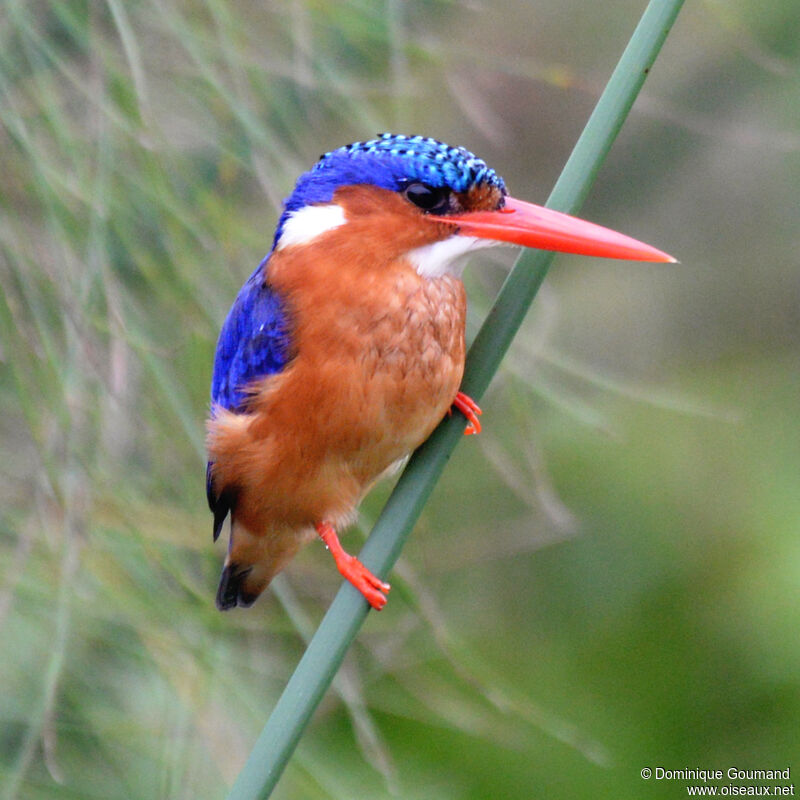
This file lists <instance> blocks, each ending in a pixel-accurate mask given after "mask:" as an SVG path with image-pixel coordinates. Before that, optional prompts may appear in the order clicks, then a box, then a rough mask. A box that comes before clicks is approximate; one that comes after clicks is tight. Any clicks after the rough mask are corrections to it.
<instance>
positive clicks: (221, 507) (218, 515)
mask: <svg viewBox="0 0 800 800" xmlns="http://www.w3.org/2000/svg"><path fill="white" fill-rule="evenodd" d="M213 467H214V462H213V461H209V462H208V463H207V464H206V498H207V500H208V507H209V508H210V509H211V512H212V513H213V514H214V541H215V542H216V541H217V539H219V535H220V532H221V531H222V525H223V523H224V522H225V518H226V517H227V516H228V514H229V513H230V512H231V511H232V510H233V504H234V493H233V492H231V491H225V490H223V491H222V492H220V493H219V494H217V493H216V491H215V490H214V476H213V474H212V470H213Z"/></svg>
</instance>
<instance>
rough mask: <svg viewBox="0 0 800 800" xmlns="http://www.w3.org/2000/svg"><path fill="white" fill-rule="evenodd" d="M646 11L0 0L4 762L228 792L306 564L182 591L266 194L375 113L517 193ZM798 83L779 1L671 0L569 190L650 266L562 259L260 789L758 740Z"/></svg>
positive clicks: (537, 174)
mask: <svg viewBox="0 0 800 800" xmlns="http://www.w3.org/2000/svg"><path fill="white" fill-rule="evenodd" d="M643 8H644V2H643V1H642V0H640V1H639V2H633V0H614V2H609V3H597V4H592V3H585V2H578V0H540V2H537V3H525V2H514V0H493V2H481V1H480V0H473V1H470V0H464V1H463V2H401V1H400V0H381V1H380V2H368V1H367V0H361V1H360V2H342V1H341V0H339V1H337V2H323V0H316V2H314V0H308V2H302V1H301V0H295V1H294V2H292V1H291V0H286V1H285V2H264V3H259V4H256V3H252V4H250V3H235V2H229V1H228V2H226V1H225V0H196V1H195V2H190V1H187V2H178V0H159V1H158V2H155V1H152V0H132V1H130V2H123V0H107V1H106V2H100V1H99V0H97V1H96V2H94V1H92V0H51V1H50V2H48V0H5V2H4V3H3V5H2V7H0V123H2V124H0V203H1V204H2V211H1V212H0V281H1V283H2V292H1V293H0V400H1V402H2V409H3V414H2V417H0V469H2V480H0V633H1V634H2V639H0V641H1V642H2V644H0V651H1V652H2V656H1V657H0V681H1V682H2V694H1V695H0V770H2V772H1V773H0V797H6V798H11V797H17V798H36V799H37V800H38V799H39V798H219V797H222V796H224V793H225V790H226V788H227V786H229V785H230V783H231V782H232V780H233V778H234V777H235V775H236V774H237V772H238V770H239V768H240V766H241V765H242V763H243V761H244V758H245V757H246V755H247V753H248V751H249V749H250V746H251V744H252V742H253V740H254V738H255V736H256V735H257V733H258V731H259V730H260V728H261V726H262V724H263V722H264V721H265V719H266V716H267V714H268V713H269V711H270V709H271V708H272V706H273V704H274V702H275V700H276V698H277V696H278V694H279V692H280V691H281V689H282V687H283V686H284V684H285V682H286V680H287V678H288V676H289V675H290V673H291V671H292V669H293V668H294V666H295V664H296V662H297V660H298V658H299V656H300V654H301V653H302V650H303V643H304V640H305V638H306V637H307V636H308V635H310V633H311V632H313V629H314V627H315V625H316V623H317V622H318V621H319V619H320V618H321V616H322V614H323V613H324V610H325V609H326V608H327V605H328V604H329V602H330V600H331V599H332V597H333V595H334V593H335V591H336V588H337V586H338V583H339V579H338V574H337V573H336V570H335V569H334V568H333V564H332V563H331V561H330V558H329V556H328V555H327V554H326V553H325V552H324V549H323V548H322V547H321V546H311V547H309V548H308V549H307V550H305V551H304V552H303V553H302V554H301V555H300V556H299V557H298V558H297V559H296V560H295V561H294V562H293V564H292V565H291V567H290V568H289V569H288V570H287V572H286V573H285V575H284V576H282V577H281V579H279V580H278V581H277V582H276V583H275V586H274V590H273V591H270V592H268V593H267V594H266V595H265V596H264V597H263V598H262V599H261V600H260V602H259V603H258V604H257V605H256V606H255V607H254V608H253V609H251V610H249V611H245V612H241V611H236V612H233V613H230V614H226V615H222V614H220V613H219V612H217V611H216V610H215V608H214V606H213V596H214V590H215V587H216V581H217V577H218V573H219V569H220V564H221V561H222V555H223V546H222V543H218V545H217V546H212V543H211V519H210V515H209V513H208V510H207V508H206V505H205V498H204V494H203V477H204V474H203V469H204V458H203V419H204V416H205V413H206V408H207V397H208V384H209V380H210V371H211V362H212V357H213V348H214V344H215V339H216V335H217V332H218V330H219V325H220V323H221V321H222V319H223V317H224V314H225V312H226V310H227V308H228V306H229V305H230V303H231V301H232V299H233V297H234V295H235V293H236V291H237V289H238V287H239V285H240V284H241V283H242V281H243V280H244V279H245V277H246V276H247V275H249V274H250V272H251V271H252V269H253V268H254V266H255V265H256V264H257V263H258V261H259V260H260V259H261V257H262V256H263V254H264V253H265V252H266V251H267V249H268V247H269V244H270V242H271V236H272V231H273V228H274V224H275V221H276V215H277V213H278V208H279V205H280V201H281V199H282V198H283V197H284V196H285V195H286V194H287V193H288V192H289V191H290V190H291V187H292V185H293V181H294V179H295V178H296V177H297V175H298V174H299V173H300V172H301V171H303V170H305V169H307V168H308V167H309V166H310V165H311V164H312V163H313V162H314V161H315V160H316V158H317V157H318V155H319V154H320V153H322V152H324V151H325V150H328V149H330V148H333V147H336V146H338V145H341V144H345V143H347V142H350V141H354V140H359V139H365V138H370V137H371V136H373V135H374V134H375V133H377V132H379V131H383V130H393V131H396V132H406V133H417V132H419V133H424V134H428V135H432V136H436V137H438V138H442V139H444V140H446V141H448V142H451V143H453V144H463V145H465V146H467V147H469V148H470V149H472V150H474V151H475V152H477V153H478V154H479V155H481V156H482V157H484V158H485V159H486V160H487V161H488V162H489V163H490V164H491V165H492V166H494V167H495V168H496V169H497V170H498V172H500V173H501V174H502V175H504V177H505V178H506V181H507V183H508V184H509V186H510V188H511V191H512V192H513V193H514V194H515V195H516V196H518V197H521V198H525V199H528V200H533V201H539V202H541V201H543V200H544V199H545V198H546V196H547V194H548V191H549V189H550V187H551V185H552V184H553V182H554V181H555V178H556V177H557V175H558V172H559V170H560V167H561V165H562V164H563V162H564V161H565V159H566V157H567V155H568V154H569V151H570V149H571V147H572V145H573V143H574V141H575V139H576V138H577V136H578V134H579V133H580V130H581V128H582V126H583V124H584V122H585V120H586V118H587V116H588V114H589V112H590V111H591V108H592V106H593V103H594V101H595V99H596V97H597V96H598V94H599V92H600V91H601V90H602V87H603V85H604V83H605V80H606V79H607V77H608V75H609V74H610V71H611V70H612V68H613V66H614V64H615V63H616V59H617V58H618V56H619V54H620V53H621V51H622V49H623V47H624V45H625V43H626V42H627V40H628V37H629V35H630V33H631V32H632V30H633V27H634V26H635V24H636V21H637V20H638V18H639V15H640V13H641V11H642V10H643ZM799 109H800V14H798V9H797V4H796V1H795V0H773V1H772V2H765V3H760V4H752V3H748V2H746V0H726V1H725V2H722V0H698V1H697V2H691V3H687V6H686V8H684V10H683V12H682V14H681V16H680V17H679V18H678V22H677V25H676V26H675V28H674V30H673V32H672V34H671V36H670V38H669V39H668V40H667V43H666V46H665V48H664V51H663V53H662V55H661V57H660V59H659V61H658V62H657V64H656V67H655V69H654V70H653V72H652V75H651V76H650V78H649V80H648V82H647V84H646V85H645V89H644V92H643V94H642V96H641V97H640V99H639V101H638V102H637V104H636V106H635V107H634V110H633V113H632V116H631V118H630V120H629V122H628V124H627V125H626V127H625V128H624V130H623V132H622V135H621V137H620V139H619V140H618V142H617V144H616V145H615V147H614V149H613V151H612V153H611V156H610V158H609V160H608V162H607V164H606V166H605V168H604V169H603V171H602V173H601V175H600V177H599V180H598V182H597V185H596V187H595V189H594V191H593V192H592V194H591V196H590V199H589V202H588V203H587V205H586V206H585V208H584V210H583V214H584V216H587V217H588V218H590V219H592V220H595V221H597V222H599V223H601V224H604V225H608V226H611V227H615V228H618V229H620V230H623V231H625V232H627V233H629V234H631V235H633V236H635V237H637V238H640V239H643V240H645V241H648V242H651V243H652V244H654V245H656V246H658V247H662V248H664V249H666V250H668V251H670V252H672V253H674V254H675V255H676V256H677V257H678V258H679V259H680V261H681V263H680V264H678V265H670V266H666V265H659V266H654V265H642V264H630V263H615V262H608V261H599V260H582V259H580V258H576V257H563V256H561V257H559V258H558V260H557V262H556V264H555V266H554V268H553V270H552V271H551V273H550V276H549V278H548V280H547V282H546V284H545V286H544V288H543V290H542V292H541V293H540V295H539V297H538V298H537V301H536V303H535V306H534V310H533V312H532V313H531V315H530V318H529V320H528V322H527V323H526V326H525V328H524V329H523V331H522V333H521V335H520V337H519V339H518V340H517V342H516V343H515V346H514V347H513V349H512V351H511V353H510V354H509V356H508V358H507V359H506V362H505V365H504V368H503V370H502V371H501V373H500V374H499V375H498V376H497V378H496V380H495V381H494V383H493V386H492V388H491V390H490V392H489V394H488V395H487V396H486V397H485V398H484V402H483V403H482V405H483V408H484V417H483V421H484V424H485V433H484V434H483V435H482V436H480V437H478V438H477V439H469V440H465V441H464V442H463V443H462V444H461V445H460V447H459V449H458V451H457V454H456V456H455V457H454V458H453V459H452V461H451V463H450V465H449V467H448V469H447V471H446V473H445V476H444V478H443V480H442V481H441V483H440V485H439V486H438V488H437V490H436V492H435V493H434V496H433V499H432V501H431V502H430V504H429V507H428V508H427V510H426V512H425V514H424V516H423V518H422V520H421V521H420V523H419V524H418V526H417V529H416V530H415V532H414V534H413V536H412V538H411V541H410V544H409V545H408V547H407V549H406V552H405V554H404V556H403V558H402V560H401V562H400V564H399V565H398V568H397V570H396V571H395V573H394V574H393V575H392V582H393V585H394V586H395V590H394V591H393V593H392V599H391V602H390V603H389V605H388V607H387V609H386V610H385V611H384V612H382V613H381V614H380V615H376V614H372V615H370V617H369V619H368V621H367V624H366V625H365V627H364V628H363V630H362V632H361V634H360V636H359V639H358V642H357V644H356V646H355V647H354V648H353V650H352V652H351V654H350V656H349V657H348V660H347V662H346V666H345V667H344V669H343V670H342V672H341V674H340V676H339V678H338V680H337V683H336V685H335V687H334V689H332V690H331V692H330V693H329V694H328V696H327V697H326V700H325V701H324V703H323V706H322V707H321V709H320V710H319V712H318V714H317V715H316V717H315V719H314V722H313V724H312V726H311V727H310V729H309V730H308V731H307V733H306V735H305V737H304V738H303V740H302V742H301V744H300V747H299V749H298V751H297V753H296V755H295V757H294V759H293V761H292V762H291V764H290V767H289V769H288V770H287V772H286V774H285V776H284V778H283V780H282V782H281V784H280V785H279V788H278V790H277V791H276V793H275V796H276V797H279V798H336V799H338V798H366V797H369V798H390V797H403V798H425V799H426V800H428V799H430V800H440V799H443V800H444V799H446V800H450V799H451V798H452V799H456V798H459V799H461V798H475V799H476V800H477V799H478V798H481V799H483V798H495V797H496V798H501V797H502V798H506V797H509V798H516V797H520V798H522V797H525V798H527V797H547V798H584V797H586V798H594V797H613V798H649V797H657V798H660V797H664V798H672V797H679V796H683V795H684V794H685V789H684V788H683V786H684V783H682V782H667V781H656V780H651V781H649V782H645V781H643V780H642V779H641V777H640V776H639V772H640V770H641V769H642V768H643V767H646V766H647V767H650V768H652V769H655V768H656V767H659V766H661V767H665V768H671V769H675V768H698V767H700V768H708V769H727V768H728V767H730V766H736V767H739V768H747V767H749V768H762V769H764V768H775V769H778V768H780V769H783V768H785V767H787V766H793V759H794V758H795V757H796V756H797V755H798V752H800V748H799V747H798V732H797V731H798V721H800V691H799V690H800V637H798V623H799V622H800V603H799V602H798V601H799V600H800V597H798V584H799V583H800V535H798V534H800V530H799V527H800V524H799V522H798V521H799V520H800V466H799V463H800V426H799V424H798V411H800V346H799V345H800V326H799V325H798V323H800V271H798V255H797V254H798V245H800V239H798V236H799V234H798V230H800V227H799V226H798V222H799V221H800V220H799V219H798V208H799V207H800V204H798V199H797V192H798V186H799V185H800V159H798V155H799V154H800V126H799V125H798V122H799V121H800V111H799ZM512 257H513V254H512V253H511V252H510V251H509V252H500V253H499V254H498V255H496V256H495V255H490V256H486V257H481V258H480V259H477V258H476V259H474V261H473V264H472V266H471V268H470V269H469V270H468V274H467V282H468V290H469V292H470V296H471V299H472V304H471V321H470V329H471V330H473V331H474V330H475V328H476V326H477V324H478V323H479V321H480V320H481V319H482V316H483V314H484V313H485V311H486V309H487V308H488V305H489V303H490V301H491V298H492V297H493V295H494V293H495V292H496V291H497V288H498V287H499V285H500V283H501V281H502V279H503V276H504V275H505V273H506V271H507V268H508V265H509V264H510V259H511V258H512ZM388 490H389V487H386V486H383V487H381V488H379V489H377V490H376V491H375V492H374V493H373V495H372V496H370V498H369V499H368V500H367V501H366V503H365V504H364V507H363V514H362V522H361V527H362V531H361V532H358V531H354V532H351V533H350V534H348V535H347V536H346V537H345V542H346V543H349V548H350V549H353V550H357V549H358V546H359V544H358V543H359V541H360V537H363V535H364V530H368V528H369V524H370V522H371V520H373V519H374V518H375V517H376V515H377V513H378V511H379V509H380V507H381V503H382V502H383V501H384V499H385V498H386V496H387V493H388ZM798 768H800V765H798Z"/></svg>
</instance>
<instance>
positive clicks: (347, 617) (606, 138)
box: [228, 0, 683, 800]
mask: <svg viewBox="0 0 800 800" xmlns="http://www.w3.org/2000/svg"><path fill="white" fill-rule="evenodd" d="M682 5H683V0H651V2H650V3H649V5H648V6H647V8H646V9H645V12H644V14H643V16H642V18H641V20H640V21H639V24H638V26H637V27H636V30H635V31H634V33H633V36H632V37H631V39H630V41H629V43H628V46H627V47H626V48H625V52H624V53H623V54H622V57H621V58H620V60H619V63H618V64H617V67H616V69H615V70H614V73H613V74H612V76H611V79H610V80H609V82H608V84H607V86H606V88H605V90H604V91H603V94H602V96H601V97H600V99H599V101H598V103H597V106H596V107H595V109H594V111H593V112H592V115H591V117H590V118H589V121H588V123H587V124H586V127H585V128H584V130H583V133H582V134H581V136H580V138H579V139H578V142H577V144H576V145H575V148H574V150H573V151H572V155H571V156H570V158H569V160H568V161H567V164H566V166H565V167H564V170H563V172H562V173H561V177H560V178H559V179H558V182H557V183H556V185H555V187H554V188H553V191H552V193H551V194H550V197H549V199H548V201H547V205H548V206H549V207H550V208H554V209H556V210H558V211H565V212H568V213H575V212H576V211H577V210H578V209H579V208H580V206H581V204H582V203H583V201H584V199H585V198H586V195H587V194H588V192H589V189H590V188H591V185H592V183H593V182H594V179H595V176H596V175H597V172H598V170H599V169H600V167H601V165H602V164H603V161H604V160H605V157H606V155H607V153H608V151H609V149H610V148H611V145H612V143H613V142H614V139H615V138H616V135H617V133H618V132H619V130H620V128H621V127H622V124H623V122H624V121H625V119H626V117H627V115H628V112H629V111H630V109H631V106H632V105H633V102H634V100H635V99H636V96H637V94H638V93H639V90H640V89H641V87H642V84H643V83H644V80H645V78H646V77H647V73H648V72H649V70H650V67H651V66H652V64H653V62H654V61H655V58H656V56H657V55H658V52H659V50H660V49H661V45H662V44H663V42H664V40H665V39H666V36H667V34H668V33H669V30H670V28H671V27H672V24H673V22H674V21H675V18H676V17H677V15H678V12H679V11H680V9H681V6H682ZM552 260H553V253H548V252H544V251H540V250H526V251H524V252H523V253H522V255H521V256H520V257H519V259H518V260H517V263H516V264H515V265H514V269H513V270H512V271H511V273H510V274H509V276H508V278H507V279H506V281H505V283H504V284H503V287H502V289H501V290H500V292H499V294H498V296H497V299H496V301H495V303H494V305H493V306H492V308H491V310H490V311H489V314H488V315H487V317H486V320H485V321H484V323H483V326H482V327H481V329H480V331H478V335H477V337H476V338H475V341H474V343H473V345H472V347H471V348H470V351H469V354H468V357H467V366H466V371H465V374H464V382H463V390H464V391H465V392H466V393H467V394H468V395H470V396H471V397H473V398H476V399H478V398H480V397H481V395H482V394H483V393H484V391H485V390H486V388H487V387H488V385H489V382H490V381H491V379H492V377H493V376H494V374H495V372H496V371H497V368H498V367H499V365H500V362H501V361H502V359H503V356H504V355H505V353H506V351H507V350H508V347H509V346H510V344H511V341H512V339H513V338H514V336H515V334H516V332H517V330H518V329H519V327H520V325H521V324H522V322H523V320H524V318H525V314H526V313H527V311H528V308H529V307H530V305H531V303H532V302H533V299H534V297H535V296H536V293H537V291H538V290H539V287H540V286H541V284H542V281H543V280H544V277H545V275H546V274H547V270H548V268H549V267H550V264H551V262H552ZM463 432H464V420H463V419H462V418H461V417H460V416H457V415H454V416H453V417H450V418H447V419H445V420H444V421H443V422H442V424H441V425H439V427H438V428H437V429H436V430H435V431H434V432H433V434H432V435H431V437H430V438H429V439H428V440H427V441H426V442H424V443H423V444H422V445H421V446H420V447H419V449H418V450H417V451H416V452H415V453H414V455H413V456H412V457H411V460H410V461H409V462H408V466H407V467H406V469H405V471H404V472H403V474H402V476H401V477H400V480H399V481H398V483H397V486H396V487H395V489H394V492H393V493H392V495H391V497H390V498H389V500H388V501H387V503H386V506H385V507H384V509H383V511H382V513H381V515H380V517H379V519H378V521H377V523H376V524H375V527H374V528H373V530H372V533H371V534H370V537H369V539H368V540H367V542H366V544H365V545H364V548H363V549H362V551H361V553H360V559H361V560H362V561H363V562H364V564H365V565H367V566H368V567H369V568H370V569H371V570H372V571H373V572H375V574H377V575H386V574H387V573H388V571H389V570H390V569H391V568H392V566H393V565H394V563H395V561H396V560H397V558H398V556H399V555H400V551H401V550H402V548H403V545H404V544H405V541H406V539H407V538H408V535H409V533H410V531H411V528H412V527H413V525H414V523H415V522H416V520H417V518H418V517H419V514H420V512H421V511H422V508H423V506H424V505H425V502H426V501H427V499H428V497H429V495H430V494H431V492H432V491H433V487H434V485H435V484H436V481H437V480H438V478H439V476H440V475H441V473H442V470H443V469H444V466H445V464H446V463H447V461H448V459H449V458H450V454H451V453H452V452H453V450H454V449H455V446H456V444H457V443H458V442H459V441H460V439H461V437H462V435H463ZM367 609H368V607H367V604H366V602H365V600H364V599H363V597H362V596H361V595H360V594H359V592H358V590H357V589H355V588H354V587H353V586H351V585H350V584H349V583H347V582H344V583H343V584H342V586H341V588H340V589H339V592H338V594H337V595H336V597H335V598H334V601H333V603H332V604H331V607H330V608H329V609H328V612H327V614H326V615H325V617H324V618H323V620H322V622H321V623H320V626H319V628H318V629H317V632H316V634H315V635H314V638H313V639H312V640H311V642H310V644H309V645H308V648H307V649H306V652H305V654H304V655H303V657H302V659H301V660H300V663H299V664H298V665H297V669H296V670H295V671H294V674H293V675H292V677H291V678H290V680H289V683H288V684H287V686H286V689H285V690H284V692H283V694H282V695H281V697H280V699H279V700H278V703H277V704H276V706H275V709H274V710H273V712H272V714H271V715H270V718H269V719H268V720H267V723H266V725H265V726H264V729H263V730H262V732H261V735H260V736H259V737H258V740H257V741H256V743H255V745H254V746H253V750H252V751H251V753H250V756H249V758H248V759H247V762H246V763H245V765H244V767H243V769H242V771H241V773H240V774H239V777H238V778H237V780H236V783H235V784H234V786H233V788H232V789H231V791H230V793H229V795H228V800H255V798H262V799H263V798H267V797H269V795H270V794H271V792H272V790H273V788H274V787H275V785H276V783H277V782H278V779H279V778H280V776H281V773H282V772H283V769H284V767H285V766H286V763H287V762H288V760H289V758H290V756H291V754H292V752H293V751H294V749H295V747H296V746H297V742H298V741H299V739H300V736H301V735H302V733H303V730H304V729H305V727H306V725H307V724H308V722H309V720H310V718H311V715H312V714H313V712H314V710H315V709H316V707H317V705H318V704H319V702H320V700H321V699H322V696H323V695H324V693H325V691H326V690H327V688H328V686H329V685H330V683H331V681H332V680H333V677H334V675H335V674H336V671H337V670H338V668H339V666H340V665H341V663H342V660H343V659H344V656H345V653H346V652H347V649H348V647H349V646H350V643H351V642H352V640H353V639H354V637H355V635H356V633H357V632H358V630H359V628H360V627H361V624H362V623H363V622H364V619H365V618H366V615H367Z"/></svg>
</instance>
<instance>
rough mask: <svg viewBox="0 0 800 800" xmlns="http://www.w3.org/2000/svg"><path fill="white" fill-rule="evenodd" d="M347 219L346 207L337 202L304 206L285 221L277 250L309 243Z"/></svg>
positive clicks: (342, 223)
mask: <svg viewBox="0 0 800 800" xmlns="http://www.w3.org/2000/svg"><path fill="white" fill-rule="evenodd" d="M345 222H347V219H346V218H345V215H344V209H343V208H342V207H341V206H340V205H338V204H337V203H329V204H328V205H324V206H303V208H298V209H297V211H292V213H291V214H289V216H288V217H287V218H286V222H284V223H283V230H282V231H281V238H280V239H278V244H277V245H276V247H275V249H276V250H283V248H284V247H291V246H292V245H295V244H308V243H309V242H312V241H313V240H314V239H316V238H317V236H319V235H321V234H323V233H325V231H330V230H333V229H334V228H338V227H339V226H340V225H344V224H345Z"/></svg>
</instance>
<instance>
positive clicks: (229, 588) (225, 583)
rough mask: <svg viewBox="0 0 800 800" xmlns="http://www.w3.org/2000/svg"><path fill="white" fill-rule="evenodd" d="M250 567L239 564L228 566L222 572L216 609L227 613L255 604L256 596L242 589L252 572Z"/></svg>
mask: <svg viewBox="0 0 800 800" xmlns="http://www.w3.org/2000/svg"><path fill="white" fill-rule="evenodd" d="M252 569H253V568H252V567H242V566H241V565H239V564H228V565H227V566H226V567H225V568H224V569H223V570H222V575H220V579H219V587H218V588H217V608H218V609H219V610H220V611H227V610H228V609H230V608H235V607H236V606H242V607H243V608H248V607H250V606H251V605H253V603H255V601H256V599H257V598H258V595H257V594H251V593H250V592H247V591H246V590H245V588H244V582H245V579H246V578H247V576H248V575H249V574H250V572H251V571H252Z"/></svg>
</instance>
